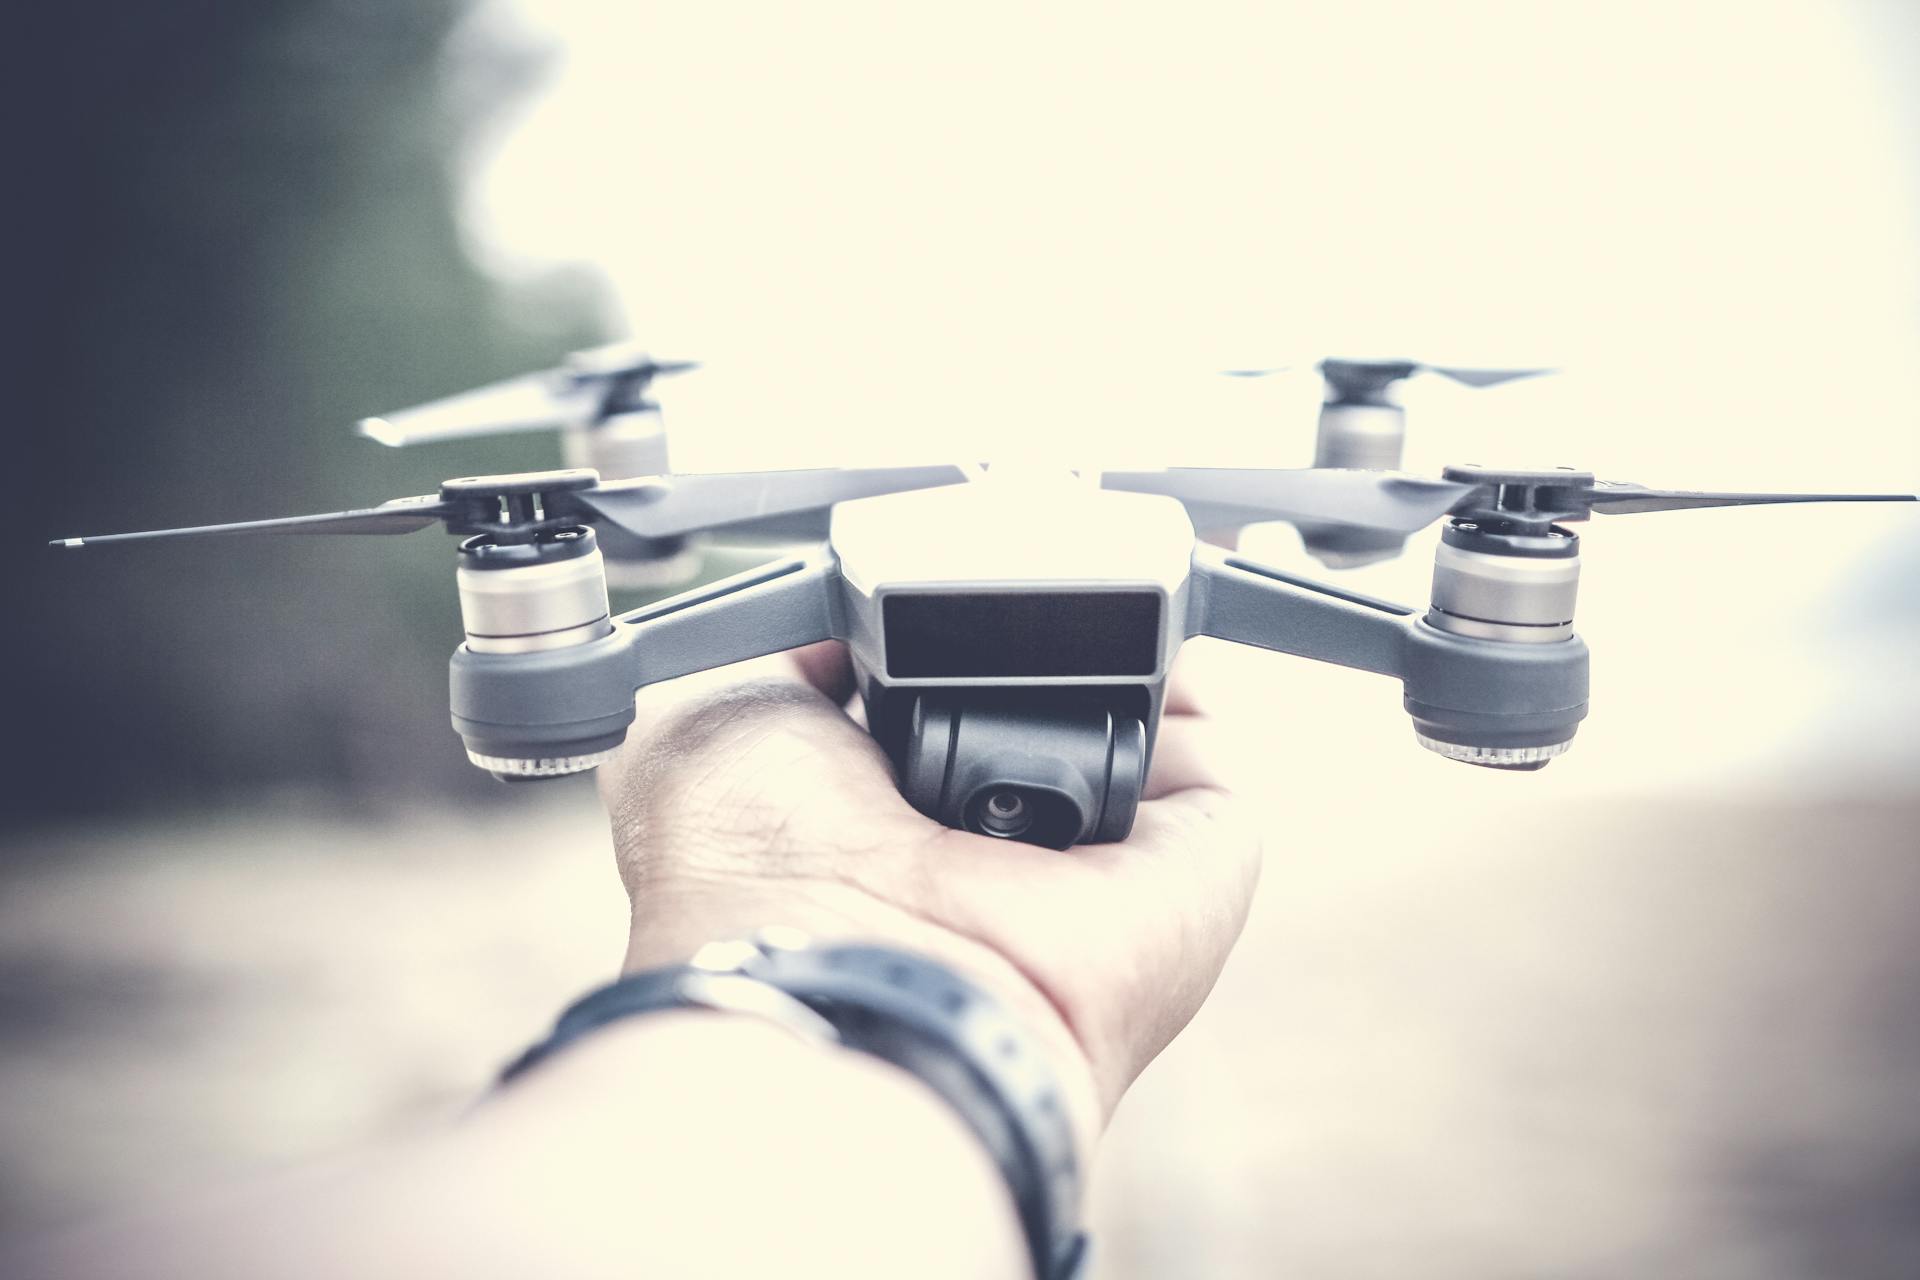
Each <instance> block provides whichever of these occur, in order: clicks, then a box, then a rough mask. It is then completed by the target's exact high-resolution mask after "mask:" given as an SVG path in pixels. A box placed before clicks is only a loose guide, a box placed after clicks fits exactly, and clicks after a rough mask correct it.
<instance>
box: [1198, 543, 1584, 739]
mask: <svg viewBox="0 0 1920 1280" xmlns="http://www.w3.org/2000/svg"><path fill="white" fill-rule="evenodd" d="M1191 574H1192V576H1191V579H1190V586H1189V589H1188V596H1187V598H1188V609H1189V613H1188V619H1187V634H1188V635H1207V636H1217V637H1219V638H1221V639H1224V640H1233V641H1236V642H1238V643H1240V644H1250V645H1255V646H1257V647H1259V648H1262V649H1272V650H1275V651H1277V652H1280V653H1291V654H1295V655H1298V656H1300V657H1303V658H1312V659H1314V660H1315V661H1317V662H1331V663H1335V664H1337V665H1340V666H1343V667H1356V668H1359V669H1360V670H1362V671H1372V672H1375V673H1376V674H1379V675H1386V676H1393V677H1396V678H1397V679H1399V680H1400V681H1401V683H1402V685H1403V687H1404V692H1405V697H1404V702H1403V705H1404V706H1405V708H1406V711H1407V713H1408V714H1409V715H1411V716H1412V717H1413V723H1414V732H1415V734H1416V736H1417V737H1418V739H1419V741H1420V743H1421V745H1423V746H1425V747H1427V748H1429V749H1430V750H1433V751H1437V752H1439V753H1440V754H1442V755H1445V756H1447V757H1448V758H1449V759H1454V760H1462V761H1466V762H1468V763H1473V764H1489V765H1495V766H1498V767H1502V768H1537V767H1539V766H1540V765H1541V764H1544V763H1545V762H1546V761H1547V760H1549V759H1551V758H1552V757H1553V756H1555V755H1558V754H1559V753H1560V752H1562V751H1564V750H1566V747H1567V744H1568V743H1569V742H1571V741H1572V739H1573V734H1574V730H1575V729H1576V728H1577V727H1578V726H1579V723H1580V721H1581V719H1583V718H1584V717H1585V716H1586V714H1587V646H1586V645H1585V643H1584V642H1582V641H1581V639H1580V638H1579V637H1578V636H1568V637H1567V638H1565V639H1563V640H1556V641H1553V642H1551V643H1519V642H1513V641H1501V640H1484V639H1479V638H1476V637H1473V636H1464V635H1456V634H1454V633H1452V632H1448V631H1442V630H1440V629H1439V628H1437V627H1433V626H1430V625H1428V624H1427V623H1426V622H1425V621H1424V620H1423V619H1421V618H1420V617H1419V616H1418V615H1417V613H1416V611H1415V610H1413V609H1410V608H1408V607H1407V606H1405V605H1398V604H1393V603H1391V602H1389V601H1385V600H1376V599H1373V598H1372V597H1370V596H1363V595H1358V594H1355V593H1353V592H1349V591H1341V590H1339V589H1337V588H1334V587H1329V586H1326V585H1324V584H1321V583H1317V582H1313V581H1311V580H1310V579H1306V578H1298V577H1295V576H1294V575H1292V574H1289V573H1285V572H1283V571H1281V570H1279V569H1274V568H1271V567H1269V566H1267V565H1262V564H1257V563H1255V562H1253V561H1250V560H1246V559H1243V558H1242V557H1240V556H1237V555H1233V554H1231V553H1229V552H1223V551H1221V550H1219V549H1218V548H1216V547H1210V546H1205V545H1201V546H1196V547H1195V548H1194V553H1193V568H1192V571H1191Z"/></svg>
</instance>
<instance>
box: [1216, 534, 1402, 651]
mask: <svg viewBox="0 0 1920 1280" xmlns="http://www.w3.org/2000/svg"><path fill="white" fill-rule="evenodd" d="M1413 613H1414V610H1412V609H1410V608H1408V607H1407V606H1405V605H1399V604H1393V603H1391V602H1389V601H1385V600H1376V599H1374V598H1372V597H1371V596H1363V595H1358V594H1355V593H1354V592H1350V591H1341V590H1339V589H1338V588H1335V587H1329V586H1325V585H1323V584H1321V583H1318V582H1314V581H1312V580H1311V579H1308V578H1299V577H1295V576H1294V575H1292V574H1290V573H1284V572H1282V571H1281V570H1279V569H1274V568H1271V567H1269V566H1267V565H1263V564H1258V563H1256V562H1254V561H1251V560H1248V559H1245V558H1244V557H1242V556H1239V555H1236V554H1234V553H1232V552H1228V551H1222V550H1221V549H1220V548H1218V547H1211V546H1205V545H1199V546H1196V547H1195V548H1194V550H1193V569H1192V578H1191V588H1190V591H1189V594H1188V615H1187V634H1188V635H1205V636H1215V637H1218V638H1219V639H1222V640H1232V641H1235V642H1236V643H1239V644H1250V645H1254V646H1256V647H1258V648H1261V649H1272V650H1275V651H1276V652H1280V653H1291V654H1295V655H1297V656H1299V657H1302V658H1312V659H1314V660H1315V661H1317V662H1332V663H1335V664H1337V665H1339V666H1343V667H1358V668H1359V669H1360V670H1362V671H1372V672H1375V673H1377V674H1379V675H1392V676H1397V675H1400V674H1401V667H1402V663H1403V651H1404V648H1405V641H1406V634H1407V619H1408V618H1410V617H1411V616H1413Z"/></svg>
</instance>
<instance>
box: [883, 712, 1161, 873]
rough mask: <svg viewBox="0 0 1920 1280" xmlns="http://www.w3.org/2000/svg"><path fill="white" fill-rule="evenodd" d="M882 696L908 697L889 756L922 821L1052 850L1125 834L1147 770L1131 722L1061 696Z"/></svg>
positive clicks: (1141, 740)
mask: <svg viewBox="0 0 1920 1280" xmlns="http://www.w3.org/2000/svg"><path fill="white" fill-rule="evenodd" d="M893 696H894V697H902V696H904V697H907V698H911V699H913V703H912V710H911V714H910V715H909V716H908V717H907V720H906V724H905V725H904V726H903V729H904V742H902V743H900V744H899V750H898V751H897V752H896V754H895V759H896V761H898V762H899V766H900V790H901V793H902V794H903V795H905V796H906V798H907V801H908V802H909V803H910V804H912V805H913V807H914V808H916V809H918V810H920V812H922V813H924V814H926V815H927V816H928V817H930V818H934V819H936V820H937V821H939V822H942V823H945V824H946V825H947V826H950V827H957V828H960V829H962V830H966V831H973V832H977V833H979V834H981V835H988V836H995V837H998V838H1001V839H1006V840H1020V841H1024V842H1026V843H1028V844H1038V845H1045V846H1048V847H1050V848H1054V849H1065V848H1068V847H1070V846H1072V845H1076V844H1094V843H1102V842H1106V841H1112V840H1124V839H1126V837H1127V833H1128V832H1129V831H1131V830H1132V829H1133V815H1134V810H1135V809H1136V808H1137V807H1138V805H1139V803H1140V788H1141V786H1142V784H1143V783H1144V782H1145V779H1146V768H1147V728H1146V723H1145V721H1144V720H1143V719H1142V717H1141V716H1139V715H1135V714H1130V713H1129V712H1127V711H1124V710H1120V709H1117V708H1115V707H1114V706H1113V705H1112V704H1111V700H1110V699H1106V698H1102V697H1098V696H1089V695H1088V694H1087V693H1085V692H1081V691H1072V690H1042V689H1021V690H1018V691H1014V692H1013V693H1012V694H1011V696H1010V695H1009V691H1007V690H1004V689H1003V690H985V689H936V690H924V691H921V690H899V691H897V692H896V693H895V694H894V695H893ZM870 715H871V712H870Z"/></svg>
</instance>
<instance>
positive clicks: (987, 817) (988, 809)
mask: <svg viewBox="0 0 1920 1280" xmlns="http://www.w3.org/2000/svg"><path fill="white" fill-rule="evenodd" d="M974 823H975V825H976V827H977V828H978V829H979V831H980V833H981V834H982V835H989V836H999V837H1000V838H1001V839H1003V840H1011V839H1014V838H1016V837H1018V836H1019V835H1021V834H1022V833H1024V832H1025V831H1026V830H1027V828H1029V827H1031V826H1032V825H1033V805H1032V804H1030V803H1029V802H1028V801H1027V798H1026V797H1025V796H1023V795H1021V794H1020V793H1019V792H1018V791H1015V790H1014V789H1013V788H1011V787H1008V788H1005V789H1003V790H1000V791H995V792H992V793H990V794H989V795H988V796H987V798H986V800H985V801H984V802H983V803H982V804H981V805H980V811H979V813H978V814H976V815H975V818H974Z"/></svg>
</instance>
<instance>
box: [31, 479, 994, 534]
mask: <svg viewBox="0 0 1920 1280" xmlns="http://www.w3.org/2000/svg"><path fill="white" fill-rule="evenodd" d="M967 478H968V473H967V471H966V470H965V469H963V468H961V467H957V466H931V467H875V468H864V469H848V470H839V469H834V468H825V469H821V470H813V471H742V472H733V473H729V474H709V475H688V476H650V477H647V478H644V479H639V480H618V481H611V482H608V483H604V484H603V483H601V480H600V476H599V473H597V472H594V471H588V470H579V471H536V472H530V473H527V474H525V475H506V476H474V477H469V478H466V479H461V480H449V481H447V483H445V484H443V485H441V486H440V492H439V493H438V494H423V495H421V496H419V497H413V498H395V499H394V500H393V501H391V502H384V503H382V504H380V505H379V506H377V507H366V508H362V509H359V510H355V511H334V512H329V513H327V514H325V515H316V516H293V517H290V518H286V519H280V520H247V521H242V522H240V523H238V524H213V525H196V526H193V527H191V528H184V529H157V530H153V531H151V532H146V533H112V534H105V535H101V536H95V537H84V538H62V539H58V540H56V541H55V542H54V543H53V544H52V545H54V546H60V547H90V546H93V545H95V544H96V543H104V542H137V541H150V540H154V539H160V538H194V537H212V536H223V535H227V534H239V533H358V534H401V533H413V532H416V531H418V530H420V529H425V528H427V527H428V526H430V525H433V524H436V523H438V524H444V525H445V526H446V527H447V531H448V532H449V533H456V534H488V535H491V536H492V537H494V538H495V539H497V540H499V541H501V542H513V541H526V540H531V539H532V538H534V537H535V536H536V535H538V534H540V533H541V532H543V531H546V530H551V529H557V528H564V527H567V526H569V525H576V524H593V523H600V522H604V523H606V524H610V525H613V526H615V527H617V528H620V529H623V530H625V531H626V532H628V533H631V534H633V535H635V536H637V537H641V538H650V539H662V538H670V537H676V536H679V535H682V534H688V533H697V532H701V531H704V530H708V529H716V528H732V529H737V530H743V531H750V530H751V529H752V527H753V526H754V525H755V524H756V523H758V522H762V521H765V522H769V523H773V522H779V527H780V529H781V531H782V532H783V534H786V533H790V531H794V530H802V531H806V532H808V533H810V534H813V533H815V532H816V531H817V535H824V533H825V526H826V519H827V516H828V514H829V513H830V512H831V510H832V508H833V506H834V504H836V503H840V502H849V501H852V500H853V499H855V498H870V497H875V496H878V495H880V494H884V493H902V492H906V491H909V490H914V489H935V488H939V487H941V486H943V485H949V484H960V483H962V482H964V481H965V480H966V479H967Z"/></svg>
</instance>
